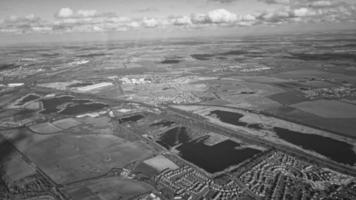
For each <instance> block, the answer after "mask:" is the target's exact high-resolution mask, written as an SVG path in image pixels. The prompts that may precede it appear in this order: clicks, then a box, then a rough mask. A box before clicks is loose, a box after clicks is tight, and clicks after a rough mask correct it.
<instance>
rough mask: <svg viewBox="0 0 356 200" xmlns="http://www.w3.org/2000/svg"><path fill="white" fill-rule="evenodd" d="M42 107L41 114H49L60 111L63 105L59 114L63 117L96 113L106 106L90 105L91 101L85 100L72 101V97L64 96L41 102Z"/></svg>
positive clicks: (99, 104)
mask: <svg viewBox="0 0 356 200" xmlns="http://www.w3.org/2000/svg"><path fill="white" fill-rule="evenodd" d="M41 102H42V105H43V110H42V111H41V112H40V113H41V114H51V113H56V112H59V111H60V110H61V108H60V107H61V106H64V104H67V105H65V108H64V109H63V110H61V111H60V112H59V113H60V114H64V115H78V114H83V113H87V112H93V111H97V110H99V109H102V108H104V107H106V106H107V105H105V104H102V103H92V101H91V100H87V99H74V97H73V96H69V95H64V96H59V97H53V98H48V99H42V100H41Z"/></svg>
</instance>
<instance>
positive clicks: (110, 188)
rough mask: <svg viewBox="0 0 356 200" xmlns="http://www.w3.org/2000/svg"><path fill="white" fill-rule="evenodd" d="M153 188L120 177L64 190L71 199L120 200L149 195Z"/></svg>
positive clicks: (98, 180)
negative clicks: (144, 194)
mask: <svg viewBox="0 0 356 200" xmlns="http://www.w3.org/2000/svg"><path fill="white" fill-rule="evenodd" d="M152 189H153V188H152V187H151V186H150V185H148V184H145V183H143V182H137V181H134V180H130V179H123V178H119V177H110V178H103V179H97V180H93V181H88V182H84V183H80V184H75V185H71V186H68V187H65V188H64V190H65V191H66V193H68V194H69V196H70V197H71V199H85V200H89V199H90V200H94V199H100V200H118V199H129V198H132V197H133V196H136V195H139V194H142V193H147V192H149V191H151V190H152Z"/></svg>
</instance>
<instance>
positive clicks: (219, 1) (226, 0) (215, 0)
mask: <svg viewBox="0 0 356 200" xmlns="http://www.w3.org/2000/svg"><path fill="white" fill-rule="evenodd" d="M208 1H210V2H218V3H232V2H235V1H240V0H208Z"/></svg>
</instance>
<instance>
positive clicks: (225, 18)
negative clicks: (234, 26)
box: [207, 9, 237, 24]
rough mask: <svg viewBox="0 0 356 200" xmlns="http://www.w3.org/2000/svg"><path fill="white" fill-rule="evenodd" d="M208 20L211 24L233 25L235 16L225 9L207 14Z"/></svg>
mask: <svg viewBox="0 0 356 200" xmlns="http://www.w3.org/2000/svg"><path fill="white" fill-rule="evenodd" d="M207 16H208V18H209V20H210V21H211V22H212V23H216V24H221V23H233V22H235V21H236V20H237V15H236V14H234V13H232V12H230V11H227V10H225V9H217V10H212V11H210V12H208V15H207Z"/></svg>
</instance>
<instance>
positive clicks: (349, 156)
mask: <svg viewBox="0 0 356 200" xmlns="http://www.w3.org/2000/svg"><path fill="white" fill-rule="evenodd" d="M274 131H275V132H276V134H277V135H278V137H280V138H281V139H283V140H285V141H287V142H290V143H292V144H295V145H297V146H301V147H303V148H304V149H308V150H312V151H315V152H317V153H320V154H321V155H324V156H326V157H328V158H331V159H332V160H334V161H336V162H340V163H344V164H349V165H353V164H354V163H356V154H355V152H353V150H352V148H353V147H352V145H350V144H348V143H345V142H341V141H337V140H334V139H331V138H328V137H323V136H319V135H315V134H305V133H300V132H296V131H291V130H288V129H285V128H279V127H275V128H274Z"/></svg>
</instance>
